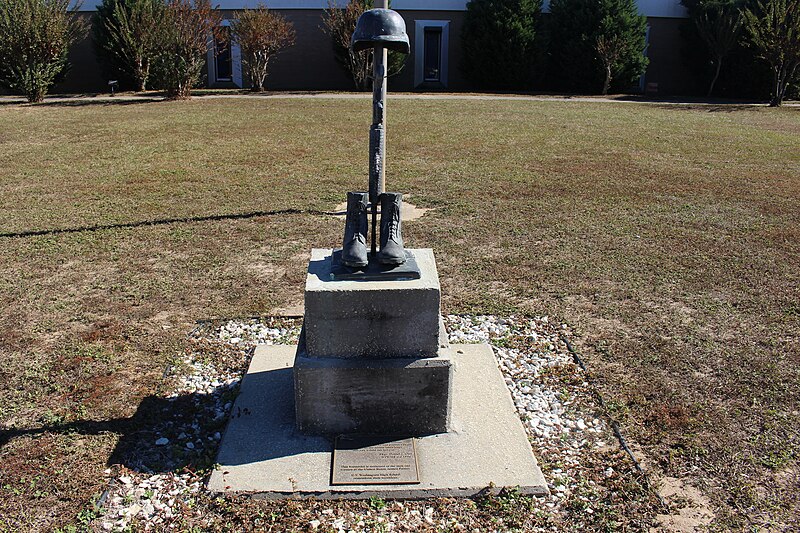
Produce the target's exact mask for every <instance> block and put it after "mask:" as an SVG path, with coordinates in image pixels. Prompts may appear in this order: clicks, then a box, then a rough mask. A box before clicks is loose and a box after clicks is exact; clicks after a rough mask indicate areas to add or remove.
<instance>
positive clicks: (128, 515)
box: [96, 315, 614, 532]
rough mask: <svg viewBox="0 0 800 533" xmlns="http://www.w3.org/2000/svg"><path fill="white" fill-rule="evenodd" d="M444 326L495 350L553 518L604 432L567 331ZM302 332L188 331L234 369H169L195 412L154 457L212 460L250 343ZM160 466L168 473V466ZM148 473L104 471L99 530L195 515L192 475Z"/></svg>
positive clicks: (230, 326)
mask: <svg viewBox="0 0 800 533" xmlns="http://www.w3.org/2000/svg"><path fill="white" fill-rule="evenodd" d="M287 324H288V325H287ZM445 325H446V327H447V330H448V332H449V340H450V342H451V343H478V342H487V343H489V344H491V345H492V346H493V348H494V353H495V356H496V358H497V362H498V366H499V368H500V369H501V371H502V373H503V375H504V377H505V381H506V384H507V386H508V388H509V391H510V392H511V395H512V398H513V399H514V402H515V404H516V407H517V411H518V412H519V415H520V418H521V420H522V421H523V423H524V425H525V428H526V430H527V432H528V435H529V437H530V440H531V444H532V446H533V449H534V453H536V455H537V456H539V457H540V458H541V456H542V454H547V455H548V456H550V457H559V461H558V464H557V465H556V467H554V468H551V469H549V471H547V470H545V474H546V476H547V477H548V479H549V482H550V483H549V486H550V489H551V495H550V496H548V497H546V498H543V499H541V504H542V508H543V509H544V510H546V511H547V512H549V513H558V512H559V509H560V506H561V505H562V503H563V502H564V501H565V499H566V498H567V497H568V495H569V494H570V492H571V491H572V490H573V488H574V485H575V483H576V477H577V476H575V475H574V473H575V472H576V471H577V469H579V468H580V460H581V456H582V454H583V453H585V450H588V449H589V448H590V447H593V446H597V447H600V446H604V445H605V443H604V442H603V441H602V439H601V435H602V434H603V433H604V432H605V431H606V430H607V428H606V425H605V423H604V422H603V421H601V420H600V419H598V418H595V417H594V416H593V415H591V414H590V413H589V412H588V411H589V408H587V407H586V405H585V404H586V402H581V401H580V398H579V396H581V395H589V393H588V391H589V387H588V383H586V382H585V381H584V380H583V377H582V374H583V372H582V370H581V369H580V368H579V367H578V366H577V365H575V364H574V363H573V360H572V355H571V354H570V353H569V351H568V350H567V348H566V345H565V344H564V342H563V341H562V340H561V338H560V337H561V336H562V335H564V336H567V337H568V336H569V335H570V330H569V328H568V326H567V325H565V324H552V323H551V321H550V320H549V318H548V317H546V316H542V317H535V318H516V317H513V316H511V317H502V318H501V317H496V316H454V315H450V316H446V317H445ZM300 326H301V321H300V320H295V321H285V320H284V321H282V322H280V324H279V325H275V322H273V321H269V322H265V321H261V320H258V319H250V320H231V321H228V322H226V323H224V324H222V325H220V326H218V327H215V328H205V329H200V330H198V331H196V332H195V333H193V337H194V338H195V339H196V340H197V341H198V342H210V343H212V345H215V346H219V347H220V348H223V347H224V348H225V349H226V350H228V351H229V352H230V353H231V354H233V358H234V361H233V363H235V364H231V361H226V365H223V366H224V368H221V367H220V366H219V365H217V364H215V363H213V362H211V361H209V360H208V357H207V355H204V354H203V352H202V351H199V352H198V353H192V354H189V355H187V356H186V357H185V358H184V361H183V365H182V366H181V365H179V366H178V367H176V368H175V369H173V371H172V377H173V378H175V386H174V388H173V389H172V390H171V391H169V393H168V394H166V395H165V396H166V400H165V401H168V402H177V401H179V400H181V399H184V400H185V399H186V397H187V396H191V397H192V402H193V405H195V406H197V412H196V414H195V415H194V417H193V418H191V419H182V420H181V421H175V422H170V421H165V425H164V427H163V428H161V429H162V430H161V431H156V434H154V435H153V439H152V440H151V441H150V442H151V443H152V444H153V445H155V446H156V447H158V450H161V451H163V452H165V453H167V452H168V453H173V454H175V457H176V462H175V463H174V465H173V469H179V468H180V466H181V464H183V465H184V466H185V465H186V464H187V463H186V457H187V455H186V454H190V455H189V456H188V457H195V456H197V457H199V456H200V454H203V453H206V454H215V453H216V448H217V445H218V443H219V440H220V431H221V429H222V427H223V424H224V421H225V420H226V418H227V416H228V414H229V413H230V410H231V406H232V402H233V398H234V397H235V393H236V392H237V390H238V384H239V380H240V378H241V369H243V368H246V364H247V361H249V358H250V357H251V355H252V351H253V348H254V347H255V346H256V345H258V344H294V343H296V342H297V337H298V335H299V333H300ZM237 359H238V361H237ZM235 367H238V369H235ZM563 374H566V375H568V376H569V378H570V379H569V382H570V383H574V384H575V385H574V386H569V387H564V386H562V385H559V383H563V381H564V380H561V381H558V380H554V379H548V376H554V375H563ZM161 433H164V434H163V435H162V434H161ZM191 454H195V455H191ZM181 461H183V462H181ZM166 464H167V465H169V461H167V463H166ZM146 470H148V468H146V467H143V468H140V469H137V471H134V470H132V469H128V468H117V467H115V468H114V469H109V470H107V471H106V472H107V474H108V475H109V477H110V480H109V482H110V486H109V490H108V491H107V493H106V494H105V495H104V498H103V500H102V505H103V507H104V513H103V516H102V517H101V518H99V519H98V520H97V521H96V525H97V526H99V527H100V528H101V529H103V530H123V529H126V528H129V527H130V526H132V525H134V523H135V524H136V526H137V527H141V528H143V529H145V530H161V529H164V528H165V527H166V526H167V525H168V524H169V523H170V522H171V521H172V519H173V517H174V516H176V514H178V513H192V512H196V511H193V510H192V509H191V506H189V505H186V502H187V501H188V500H190V499H191V498H192V495H193V494H195V493H197V492H198V491H200V490H202V479H201V478H200V476H198V475H197V474H195V473H193V472H191V471H186V469H184V471H183V472H180V473H175V472H167V473H163V472H164V470H167V468H162V469H161V470H160V471H156V472H147V471H146ZM605 474H606V476H607V477H608V476H612V475H614V470H613V469H612V468H609V469H607V470H606V473H605ZM589 483H591V481H589ZM390 506H392V509H393V510H394V509H396V510H397V512H395V513H390V514H387V515H386V516H385V517H382V518H381V520H385V521H386V530H387V531H391V530H393V529H394V528H395V527H394V524H395V523H397V520H393V519H391V517H392V516H395V517H398V516H399V519H398V520H400V521H401V522H402V523H403V524H404V526H405V527H408V526H409V525H410V522H409V521H414V520H418V521H419V523H420V524H422V523H423V522H427V523H429V524H433V523H434V516H433V513H434V510H433V508H428V509H427V510H426V511H425V513H424V514H420V512H419V511H416V510H410V511H409V510H408V509H405V508H404V507H403V506H402V503H401V502H391V503H390ZM350 514H352V513H350ZM314 515H316V516H314ZM416 515H420V516H416ZM367 518H369V517H365V516H353V517H349V516H348V517H341V516H334V513H333V512H332V511H331V510H321V511H319V512H315V513H312V516H311V517H310V518H309V522H308V527H309V528H310V529H315V530H320V531H329V530H333V531H341V532H345V531H351V530H353V531H365V530H367V529H364V527H360V526H359V523H361V524H364V523H370V524H374V520H375V519H376V518H375V517H374V516H373V517H371V518H369V519H367ZM365 520H366V522H365ZM435 521H436V522H437V523H438V522H439V521H441V524H442V526H443V527H449V528H453V529H456V525H457V520H456V519H455V518H448V517H437V518H436V520H435Z"/></svg>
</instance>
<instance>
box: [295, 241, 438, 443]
mask: <svg viewBox="0 0 800 533" xmlns="http://www.w3.org/2000/svg"><path fill="white" fill-rule="evenodd" d="M407 253H408V254H410V255H412V256H413V257H414V260H415V261H416V264H417V267H418V269H419V274H420V277H419V278H409V279H398V280H381V281H364V280H349V279H348V280H341V279H334V276H332V267H333V260H332V259H333V251H332V250H322V249H315V250H312V252H311V261H310V263H309V267H308V276H307V277H306V291H305V317H304V320H303V333H302V335H301V339H300V346H299V347H298V353H297V358H296V359H295V364H294V385H295V388H294V394H295V408H296V414H297V428H298V429H299V430H300V431H301V432H303V433H307V434H316V435H336V434H347V433H361V434H372V435H404V436H420V435H429V434H433V433H444V432H446V431H448V430H449V429H450V404H451V395H452V394H451V393H452V362H451V357H450V353H449V352H448V351H447V349H446V346H447V334H446V332H445V331H444V327H443V324H442V322H441V316H440V311H439V308H440V289H439V275H438V273H437V272H436V262H435V260H434V257H433V251H432V250H430V249H411V250H407Z"/></svg>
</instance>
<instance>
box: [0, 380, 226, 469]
mask: <svg viewBox="0 0 800 533" xmlns="http://www.w3.org/2000/svg"><path fill="white" fill-rule="evenodd" d="M237 392H238V383H237V384H234V386H231V387H226V386H222V387H217V388H216V389H214V391H213V392H211V393H192V394H184V395H181V396H177V397H174V398H164V397H157V396H148V397H146V398H144V399H143V400H142V402H141V403H140V404H139V407H138V408H137V410H136V412H135V413H134V414H133V416H131V417H130V418H115V419H111V420H79V421H75V422H68V423H64V424H53V425H43V426H41V427H37V428H31V429H0V449H2V448H3V447H5V446H6V445H7V444H8V443H9V442H10V441H11V440H12V439H16V438H20V437H26V436H32V437H35V436H38V435H44V434H61V435H69V434H78V435H100V434H104V433H114V434H117V435H119V441H118V443H117V445H116V447H115V448H114V451H113V452H112V453H111V455H110V457H109V459H108V465H109V466H110V465H123V466H125V467H126V468H129V469H131V470H134V471H137V472H145V473H159V472H174V471H178V470H181V469H183V468H189V469H192V470H197V469H203V468H208V467H209V466H210V465H212V464H213V462H214V459H215V457H216V453H217V448H218V445H219V437H220V435H221V433H222V432H223V430H224V428H225V425H226V423H227V421H228V410H226V409H225V405H226V404H228V402H230V403H232V402H233V398H234V397H235V395H236V393H237ZM159 439H167V440H168V442H167V443H164V444H162V443H163V442H164V441H163V440H162V441H160V440H159ZM157 442H158V444H156V443H157ZM189 443H191V444H189ZM187 445H188V446H187Z"/></svg>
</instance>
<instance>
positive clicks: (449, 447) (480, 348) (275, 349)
mask: <svg viewBox="0 0 800 533" xmlns="http://www.w3.org/2000/svg"><path fill="white" fill-rule="evenodd" d="M451 350H452V355H453V363H454V372H453V389H454V394H453V396H452V402H453V403H452V430H451V431H450V432H449V433H441V434H437V435H428V436H424V437H421V438H417V439H415V440H416V449H417V459H418V465H419V476H420V483H419V484H417V485H353V486H347V487H342V486H332V485H331V484H330V476H331V455H332V454H331V451H332V449H333V443H332V440H331V439H329V438H326V437H322V436H307V435H303V434H301V433H300V432H299V431H298V430H297V428H296V426H295V406H294V395H293V394H292V386H293V381H294V379H293V375H292V374H293V370H292V366H293V364H294V360H295V355H296V347H294V346H259V347H258V348H257V349H256V353H255V355H254V357H253V361H252V362H251V364H250V368H249V370H248V371H247V375H246V376H245V377H244V380H243V382H242V387H241V393H240V394H239V397H238V398H237V399H236V403H235V405H234V407H233V411H232V412H234V413H240V415H238V416H235V417H233V418H231V420H230V422H229V424H228V428H227V430H226V431H225V435H224V437H223V439H222V443H221V444H220V450H219V455H218V457H217V462H218V463H219V465H220V466H219V467H217V468H216V469H215V470H214V472H213V473H212V474H211V477H210V479H209V481H208V489H209V490H210V491H212V492H218V493H223V492H225V493H240V494H250V495H252V496H255V497H263V498H286V497H298V498H304V497H316V498H370V497H372V496H378V497H381V498H428V497H443V496H475V495H476V494H478V493H479V492H481V491H483V490H487V489H488V490H491V491H495V492H496V491H499V490H500V489H502V488H504V487H519V489H520V491H521V492H522V493H523V494H535V495H544V494H547V493H548V491H547V484H546V482H545V480H544V477H543V476H542V473H541V471H540V470H539V467H538V465H537V464H536V459H535V458H534V456H533V452H532V450H531V446H530V443H529V442H528V438H527V435H526V434H525V429H524V428H523V426H522V422H521V421H520V419H519V416H518V415H517V412H516V410H515V408H514V404H513V402H512V399H511V394H510V393H509V392H508V388H507V387H506V385H505V382H504V381H503V376H502V374H501V373H500V370H499V369H498V368H497V363H496V362H495V359H494V355H493V354H492V349H491V347H489V346H487V345H485V344H465V345H453V346H451Z"/></svg>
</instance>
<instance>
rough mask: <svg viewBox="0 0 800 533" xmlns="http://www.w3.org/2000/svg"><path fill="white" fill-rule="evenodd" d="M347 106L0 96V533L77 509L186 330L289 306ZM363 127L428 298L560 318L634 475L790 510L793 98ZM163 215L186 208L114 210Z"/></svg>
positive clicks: (346, 184) (796, 269) (799, 133)
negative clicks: (382, 145)
mask: <svg viewBox="0 0 800 533" xmlns="http://www.w3.org/2000/svg"><path fill="white" fill-rule="evenodd" d="M370 113H371V109H370V106H369V104H368V103H367V102H366V101H361V100H297V99H295V100H268V101H265V100H257V99H203V98H195V99H194V100H192V101H189V102H181V103H167V102H148V103H137V104H130V105H121V104H115V105H84V106H72V105H39V106H18V105H0V234H2V235H0V358H1V359H2V365H0V387H2V390H3V394H2V395H0V424H2V429H3V432H2V433H0V435H2V436H0V531H3V530H9V531H10V530H15V529H23V530H24V529H42V530H47V529H52V528H53V527H58V526H63V525H64V524H67V523H71V522H75V521H76V520H78V522H79V523H80V520H79V519H76V517H77V516H78V514H79V513H80V512H81V511H82V510H83V509H85V508H86V507H87V505H89V504H90V502H91V501H92V498H93V497H95V495H96V494H97V493H99V492H101V491H102V490H103V488H104V484H105V483H106V477H105V476H104V474H103V470H104V469H105V468H106V467H107V465H106V462H107V461H108V460H109V456H110V454H111V452H112V450H113V449H114V446H115V444H116V439H117V438H118V437H117V433H115V432H114V431H113V424H111V425H109V422H110V421H111V422H113V421H115V420H116V421H119V420H124V419H125V418H126V417H130V416H131V415H132V414H133V413H134V412H135V411H136V409H137V406H138V405H139V403H140V402H141V400H142V399H143V398H145V397H146V396H148V395H152V394H155V393H157V391H158V387H159V385H160V383H161V378H162V374H163V371H164V368H165V365H167V364H168V363H169V361H171V360H172V358H174V357H175V354H176V353H180V351H181V350H182V349H184V342H185V339H186V335H187V333H188V332H189V331H190V330H191V329H192V328H193V327H194V325H195V324H196V322H197V321H199V320H203V319H209V318H217V317H242V316H251V315H269V314H272V313H274V310H275V309H277V308H281V307H288V306H291V305H295V304H297V303H298V302H300V301H301V300H302V289H303V281H304V270H305V266H306V265H305V262H306V260H307V255H308V252H309V249H310V248H312V247H323V246H333V245H335V244H336V243H337V241H340V239H341V235H340V234H341V230H342V222H341V221H340V220H337V219H334V218H333V217H328V216H324V215H321V214H319V211H325V210H330V209H332V208H333V206H335V205H336V204H338V203H340V202H341V201H343V200H344V193H345V191H349V190H363V189H364V188H365V187H366V167H367V137H368V136H367V134H368V128H369V124H370ZM389 123H390V124H389V145H388V151H389V159H388V171H387V184H388V188H389V189H390V190H397V191H402V192H405V193H409V194H410V200H411V201H412V202H413V203H414V204H415V205H418V206H420V207H428V208H434V210H433V211H431V212H429V213H428V214H427V215H426V216H425V217H424V218H422V219H421V220H420V221H418V222H414V223H409V224H407V225H406V226H405V227H404V236H405V239H406V242H407V244H408V245H410V246H414V247H432V248H434V250H435V252H436V257H437V261H438V264H439V271H440V275H441V278H442V288H443V295H444V296H443V298H444V301H443V306H444V311H445V312H447V313H497V314H511V313H514V314H531V315H534V314H536V315H539V314H546V315H550V316H554V317H557V318H558V319H559V320H563V321H564V322H566V323H568V324H570V325H571V326H572V328H573V330H574V331H577V332H578V333H579V338H578V339H577V348H578V349H579V351H580V352H581V354H582V356H583V358H584V360H585V361H586V364H587V366H588V368H589V369H590V371H591V372H592V373H593V374H594V376H595V379H596V381H597V384H598V387H599V391H600V392H601V394H602V396H603V398H604V400H605V403H606V405H607V406H608V413H607V414H608V416H610V417H613V418H615V419H616V420H619V421H620V424H621V427H622V430H623V432H624V433H625V434H626V435H627V437H628V439H629V440H630V441H631V442H632V443H633V444H635V448H636V449H638V450H641V452H642V453H643V455H644V457H645V458H646V464H647V465H648V468H649V469H650V470H651V471H653V472H654V473H657V474H661V475H668V476H671V477H676V478H681V479H684V480H687V481H688V482H690V483H692V484H693V485H695V486H696V487H697V488H699V489H700V490H701V491H702V492H703V493H705V494H706V495H707V496H708V497H709V498H710V500H711V502H712V505H713V510H714V512H715V515H716V521H715V526H716V527H718V528H719V529H743V528H757V527H764V528H774V529H781V528H787V529H791V528H796V527H800V499H798V497H797V494H798V490H800V430H798V428H799V427H800V109H796V108H795V109H790V108H786V109H767V108H763V107H759V108H748V107H727V106H720V107H710V106H696V107H691V106H690V107H682V106H671V105H670V106H657V105H639V104H612V103H583V102H581V103H578V102H563V101H552V102H549V101H548V102H513V101H470V102H459V101H453V100H447V101H434V100H424V101H422V100H420V101H412V100H398V101H394V102H390V108H389ZM286 210H297V211H296V212H293V211H290V212H286ZM253 213H255V215H254V216H247V217H242V218H221V219H214V218H213V216H214V215H229V214H230V215H234V214H245V215H246V214H253ZM192 218H197V220H191V219H192ZM167 219H189V220H181V221H176V222H173V223H164V224H157V225H138V224H136V223H139V222H147V221H153V220H167ZM92 226H100V229H95V230H81V231H69V232H48V231H49V230H69V229H77V228H86V227H92ZM36 232H40V233H36ZM32 233H33V234H32ZM87 421H89V422H87ZM91 421H95V422H96V423H97V426H96V428H95V430H93V429H92V428H93V427H94V426H92V424H91V423H90V422H91ZM70 424H73V425H72V426H71V425H70ZM74 424H80V427H81V428H82V430H81V431H76V430H74V428H75V427H77V426H76V425H74ZM47 427H58V428H60V429H58V430H57V431H56V430H47V429H46V428H47ZM103 427H104V428H106V429H107V428H109V427H111V428H112V430H101V429H100V428H103ZM42 428H45V429H42ZM70 428H73V429H72V430H70ZM264 505H266V504H264ZM270 505H271V507H270V509H272V511H271V512H278V511H276V509H279V510H280V512H281V513H289V514H290V513H291V512H295V511H296V509H297V505H296V504H294V503H291V504H288V505H287V506H286V507H285V508H279V507H276V506H275V505H274V504H270ZM293 510H294V511H293ZM242 527H244V526H242Z"/></svg>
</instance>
